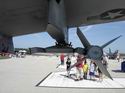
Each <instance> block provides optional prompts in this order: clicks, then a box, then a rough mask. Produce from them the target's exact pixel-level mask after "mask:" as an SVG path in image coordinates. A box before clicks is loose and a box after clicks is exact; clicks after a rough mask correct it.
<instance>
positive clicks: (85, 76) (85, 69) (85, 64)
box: [83, 60, 88, 79]
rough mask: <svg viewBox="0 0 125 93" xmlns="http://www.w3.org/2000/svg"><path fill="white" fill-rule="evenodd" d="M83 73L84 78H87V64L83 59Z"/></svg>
mask: <svg viewBox="0 0 125 93" xmlns="http://www.w3.org/2000/svg"><path fill="white" fill-rule="evenodd" d="M83 73H84V79H87V73H88V64H87V62H86V60H85V62H84V65H83Z"/></svg>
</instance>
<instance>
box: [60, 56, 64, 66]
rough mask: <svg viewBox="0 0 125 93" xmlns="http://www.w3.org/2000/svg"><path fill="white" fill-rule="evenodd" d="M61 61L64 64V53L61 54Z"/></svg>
mask: <svg viewBox="0 0 125 93" xmlns="http://www.w3.org/2000/svg"><path fill="white" fill-rule="evenodd" d="M60 61H61V65H64V54H61V55H60Z"/></svg>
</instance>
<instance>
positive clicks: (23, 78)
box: [0, 56, 125, 93]
mask: <svg viewBox="0 0 125 93" xmlns="http://www.w3.org/2000/svg"><path fill="white" fill-rule="evenodd" d="M59 62H60V61H59V57H56V56H26V58H10V59H1V60H0V93H70V92H71V93H91V92H92V93H106V92H107V93H124V92H125V88H124V87H123V88H119V87H117V88H116V87H111V88H98V87H95V88H91V87H89V88H86V87H82V88H77V87H76V88H73V87H40V86H37V85H39V83H41V81H45V80H46V79H47V77H49V76H51V75H52V73H56V72H60V73H61V72H63V71H64V68H60V67H58V68H57V66H58V65H59ZM108 63H109V65H108V70H109V72H110V74H111V76H112V77H113V78H118V79H119V78H122V79H125V73H124V72H121V62H117V61H116V60H110V61H109V62H108ZM50 73H51V75H50ZM123 81H124V80H123ZM57 82H58V80H57ZM79 82H80V81H79ZM81 82H83V81H81ZM87 82H88V83H89V81H87ZM90 82H91V81H90ZM121 82H122V81H121ZM90 84H92V83H90ZM123 84H124V83H123ZM66 85H67V84H66ZM66 85H65V86H66ZM63 86H64V85H63ZM72 86H73V84H72ZM74 86H75V85H74ZM76 86H77V85H76Z"/></svg>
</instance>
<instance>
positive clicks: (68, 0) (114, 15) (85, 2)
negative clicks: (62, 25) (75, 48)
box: [65, 0, 125, 27]
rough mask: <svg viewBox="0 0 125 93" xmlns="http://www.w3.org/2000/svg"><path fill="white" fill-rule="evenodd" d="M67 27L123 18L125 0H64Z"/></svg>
mask: <svg viewBox="0 0 125 93" xmlns="http://www.w3.org/2000/svg"><path fill="white" fill-rule="evenodd" d="M65 7H66V14H67V15H66V17H67V25H68V26H69V27H74V26H80V25H92V24H100V23H107V22H113V21H120V20H125V0H65Z"/></svg>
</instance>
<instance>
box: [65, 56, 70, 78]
mask: <svg viewBox="0 0 125 93" xmlns="http://www.w3.org/2000/svg"><path fill="white" fill-rule="evenodd" d="M66 65H67V68H66V69H67V75H68V77H69V76H70V70H69V68H70V67H71V60H70V58H69V57H68V58H67V61H66Z"/></svg>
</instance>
